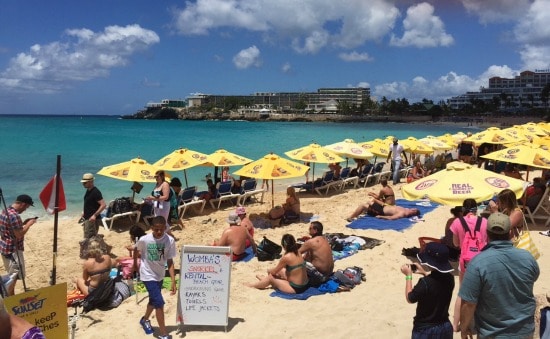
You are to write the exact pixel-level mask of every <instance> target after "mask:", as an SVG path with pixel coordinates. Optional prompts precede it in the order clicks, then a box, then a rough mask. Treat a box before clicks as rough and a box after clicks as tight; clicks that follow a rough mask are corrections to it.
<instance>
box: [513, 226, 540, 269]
mask: <svg viewBox="0 0 550 339" xmlns="http://www.w3.org/2000/svg"><path fill="white" fill-rule="evenodd" d="M513 243H514V247H516V248H521V249H523V250H526V251H528V252H529V253H531V254H532V255H533V257H534V258H535V259H538V258H539V257H540V253H539V250H538V248H537V246H536V245H535V242H534V241H533V239H532V238H531V233H530V232H529V228H528V227H527V222H526V220H525V216H523V229H522V230H521V233H520V234H519V235H518V236H517V237H516V238H514V239H513Z"/></svg>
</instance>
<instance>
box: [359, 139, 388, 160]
mask: <svg viewBox="0 0 550 339" xmlns="http://www.w3.org/2000/svg"><path fill="white" fill-rule="evenodd" d="M390 143H391V142H388V141H387V140H382V139H378V138H377V139H374V140H371V141H365V142H361V143H359V145H360V146H361V147H363V148H364V149H366V150H367V151H369V152H371V153H372V154H374V155H375V156H379V157H387V156H388V154H389V153H390Z"/></svg>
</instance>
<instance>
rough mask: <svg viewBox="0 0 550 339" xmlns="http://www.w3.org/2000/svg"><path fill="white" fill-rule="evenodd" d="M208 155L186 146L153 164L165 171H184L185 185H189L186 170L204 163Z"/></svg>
mask: <svg viewBox="0 0 550 339" xmlns="http://www.w3.org/2000/svg"><path fill="white" fill-rule="evenodd" d="M207 157H208V156H207V155H206V154H203V153H200V152H197V151H192V150H189V149H186V148H180V149H177V150H175V151H173V152H171V153H170V154H167V155H165V156H164V157H162V158H160V159H159V160H158V161H157V162H155V163H154V164H153V166H156V167H158V168H160V169H162V170H165V171H183V174H184V176H185V186H186V187H188V186H189V184H188V182H187V172H186V170H187V169H188V168H191V167H195V166H198V165H201V164H203V163H204V162H205V161H206V159H207Z"/></svg>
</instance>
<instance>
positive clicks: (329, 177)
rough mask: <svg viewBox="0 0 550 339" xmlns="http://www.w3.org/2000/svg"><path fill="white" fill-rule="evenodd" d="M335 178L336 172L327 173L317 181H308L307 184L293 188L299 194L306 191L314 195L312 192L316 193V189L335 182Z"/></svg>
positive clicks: (294, 185)
mask: <svg viewBox="0 0 550 339" xmlns="http://www.w3.org/2000/svg"><path fill="white" fill-rule="evenodd" d="M333 178H334V172H332V171H326V172H325V173H323V176H322V177H320V178H317V179H315V181H308V182H306V183H301V184H293V185H291V186H292V187H294V188H296V189H298V192H302V191H306V192H310V193H312V192H315V189H316V188H318V187H321V186H325V185H326V184H327V183H329V182H331V181H333ZM325 188H326V187H325ZM319 194H320V193H319Z"/></svg>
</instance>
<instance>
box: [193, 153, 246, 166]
mask: <svg viewBox="0 0 550 339" xmlns="http://www.w3.org/2000/svg"><path fill="white" fill-rule="evenodd" d="M251 161H252V159H248V158H246V157H243V156H241V155H238V154H235V153H231V152H228V151H226V150H224V149H219V150H217V151H215V152H214V153H211V154H209V155H207V156H206V161H205V162H204V163H203V166H240V165H244V164H248V163H249V162H251Z"/></svg>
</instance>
